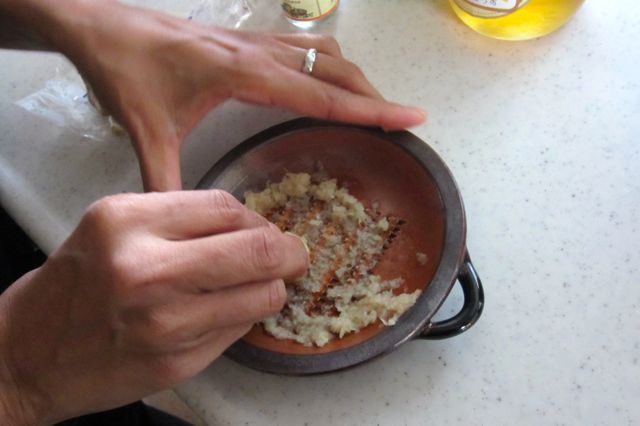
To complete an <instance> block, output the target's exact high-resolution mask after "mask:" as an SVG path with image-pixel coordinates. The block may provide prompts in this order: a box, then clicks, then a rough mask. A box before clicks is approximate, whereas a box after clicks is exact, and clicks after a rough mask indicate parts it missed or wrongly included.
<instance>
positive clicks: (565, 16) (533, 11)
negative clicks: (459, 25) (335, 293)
mask: <svg viewBox="0 0 640 426" xmlns="http://www.w3.org/2000/svg"><path fill="white" fill-rule="evenodd" d="M456 1H459V2H460V1H464V0H449V2H450V3H451V7H453V10H454V12H455V13H456V15H458V17H459V18H460V19H462V21H463V22H464V23H465V24H467V25H468V26H469V27H471V28H472V29H474V30H475V31H477V32H479V33H480V34H483V35H486V36H489V37H493V38H499V39H502V40H527V39H530V38H535V37H540V36H543V35H545V34H549V33H551V32H553V31H555V30H557V29H558V28H560V27H561V26H562V25H564V24H565V23H566V22H567V21H568V20H569V18H571V16H573V14H574V13H575V12H576V10H578V8H579V7H580V6H581V5H582V3H584V0H529V1H528V2H526V3H525V4H524V5H523V6H522V7H521V8H520V9H518V10H516V11H515V12H511V13H509V14H507V15H504V16H499V17H479V16H474V15H472V14H471V13H469V12H467V11H466V10H464V9H462V8H461V7H460V6H458V5H457V4H456Z"/></svg>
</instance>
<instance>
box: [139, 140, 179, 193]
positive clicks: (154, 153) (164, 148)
mask: <svg viewBox="0 0 640 426" xmlns="http://www.w3.org/2000/svg"><path fill="white" fill-rule="evenodd" d="M134 146H135V149H136V155H137V156H138V163H139V164H140V174H141V175H142V183H143V185H144V190H145V192H151V191H179V190H181V189H182V178H181V175H180V144H179V143H178V142H177V141H172V140H161V139H160V140H154V141H150V142H146V141H145V142H143V141H139V142H138V141H134Z"/></svg>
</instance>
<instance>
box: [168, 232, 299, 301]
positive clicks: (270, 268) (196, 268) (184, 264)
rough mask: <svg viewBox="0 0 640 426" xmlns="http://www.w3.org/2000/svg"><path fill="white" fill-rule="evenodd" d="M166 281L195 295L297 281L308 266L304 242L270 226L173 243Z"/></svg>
mask: <svg viewBox="0 0 640 426" xmlns="http://www.w3.org/2000/svg"><path fill="white" fill-rule="evenodd" d="M174 244H175V246H174V247H173V252H172V256H171V261H170V262H169V263H168V264H165V265H164V266H163V268H165V269H166V270H167V271H168V272H169V273H168V274H166V275H167V280H169V281H171V283H172V284H176V283H177V284H179V285H182V286H184V288H190V289H192V290H193V291H194V292H198V291H203V290H215V289H220V288H223V287H228V286H232V285H237V284H245V283H252V282H262V281H271V280H274V279H281V278H282V279H287V278H297V277H300V276H301V275H303V274H304V273H305V272H306V270H307V268H308V265H309V257H308V253H307V249H306V248H305V246H304V243H303V242H302V240H301V239H300V238H298V237H296V236H293V235H287V234H283V233H281V232H280V231H279V230H275V229H272V228H271V227H261V228H253V229H244V230H240V231H235V232H229V233H226V234H219V235H215V236H211V237H206V238H199V239H195V240H190V241H180V242H177V243H174Z"/></svg>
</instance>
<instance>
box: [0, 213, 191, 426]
mask: <svg viewBox="0 0 640 426" xmlns="http://www.w3.org/2000/svg"><path fill="white" fill-rule="evenodd" d="M46 259H47V257H46V256H45V254H44V253H43V252H42V251H41V250H40V249H39V248H38V247H37V246H36V245H35V244H34V243H33V242H32V241H31V240H30V239H29V237H27V235H26V234H25V233H24V232H23V231H22V229H20V227H19V226H18V225H17V224H16V223H15V221H14V220H13V219H12V218H11V217H10V216H9V215H8V214H7V213H6V212H5V210H4V209H3V208H2V207H1V206H0V294H1V293H2V292H4V290H6V289H7V288H8V287H9V286H10V285H11V283H13V282H14V281H16V280H17V279H18V278H20V277H21V276H22V275H24V274H25V273H26V272H28V271H30V270H32V269H35V268H37V267H39V266H40V265H42V264H43V263H44V261H45V260H46ZM0 424H2V420H1V419H0ZM59 425H64V426H107V425H108V426H115V425H118V426H120V425H122V426H130V425H131V426H186V425H189V423H187V422H185V421H182V420H180V419H178V418H176V417H173V416H171V415H169V414H167V413H163V412H162V411H159V410H156V409H155V408H153V407H149V406H147V405H145V404H144V403H142V402H141V401H137V402H134V403H132V404H129V405H125V406H123V407H119V408H115V409H113V410H109V411H104V412H100V413H94V414H89V415H86V416H82V417H78V418H75V419H70V420H66V421H64V422H62V423H59Z"/></svg>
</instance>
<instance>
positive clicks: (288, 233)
mask: <svg viewBox="0 0 640 426" xmlns="http://www.w3.org/2000/svg"><path fill="white" fill-rule="evenodd" d="M284 235H290V236H292V237H296V238H297V239H299V240H300V241H302V245H303V246H304V249H305V250H306V251H307V255H309V254H310V253H311V252H310V251H309V245H308V244H307V240H306V239H304V238H303V237H301V236H299V235H296V234H294V233H293V232H289V231H286V232H285V233H284Z"/></svg>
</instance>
